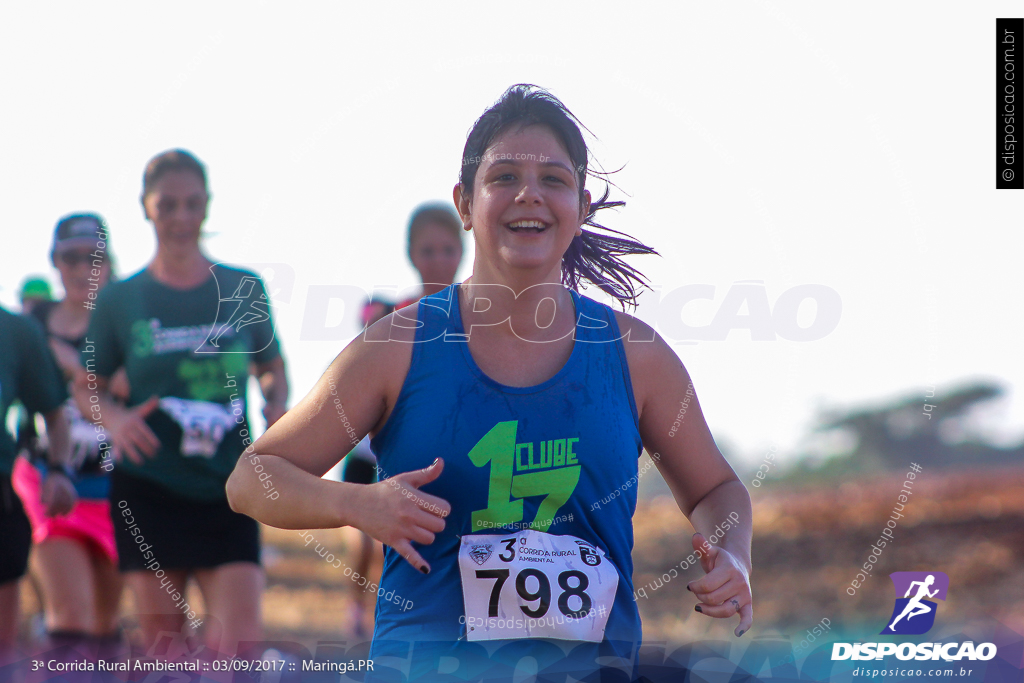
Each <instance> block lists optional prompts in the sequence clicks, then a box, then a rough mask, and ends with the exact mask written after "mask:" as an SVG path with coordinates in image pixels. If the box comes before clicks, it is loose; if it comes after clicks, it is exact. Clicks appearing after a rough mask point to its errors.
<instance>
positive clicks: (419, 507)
mask: <svg viewBox="0 0 1024 683" xmlns="http://www.w3.org/2000/svg"><path fill="white" fill-rule="evenodd" d="M443 469H444V461H443V460H441V458H438V459H437V460H435V461H434V462H433V464H431V465H430V467H426V468H424V469H422V470H415V471H413V472H405V473H403V474H397V475H395V476H394V477H391V478H389V479H384V480H382V481H379V482H377V483H376V484H370V485H369V486H367V488H366V493H367V496H366V505H363V506H361V515H360V516H361V519H360V520H359V523H358V524H357V525H356V526H358V527H359V528H360V529H362V530H363V531H365V532H366V533H367V534H369V535H370V536H372V537H373V538H376V539H377V540H378V541H380V542H381V543H385V544H387V545H389V546H391V547H392V548H394V549H395V550H397V551H398V552H399V554H400V555H401V556H402V557H404V558H405V559H406V561H408V562H409V564H411V565H412V566H413V567H416V568H417V569H419V570H420V571H421V572H423V573H424V574H429V573H430V565H428V564H427V563H426V561H425V560H424V559H423V557H422V556H421V555H420V554H419V553H418V552H416V550H415V549H413V547H412V542H413V541H415V542H416V543H421V544H423V545H429V544H431V543H433V542H434V536H435V534H438V533H440V532H441V531H443V530H444V518H445V517H447V516H448V515H449V514H450V513H451V511H452V506H451V505H450V504H449V503H448V501H446V500H444V499H442V498H438V497H437V496H432V495H430V494H428V493H423V492H422V491H420V490H419V487H421V486H425V485H426V484H429V483H430V482H432V481H434V480H435V479H437V478H438V477H439V476H441V471H442V470H443Z"/></svg>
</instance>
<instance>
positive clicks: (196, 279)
mask: <svg viewBox="0 0 1024 683" xmlns="http://www.w3.org/2000/svg"><path fill="white" fill-rule="evenodd" d="M211 265H212V262H211V261H210V260H209V259H207V258H206V257H205V256H204V255H203V252H201V251H200V250H199V247H198V246H196V247H194V248H192V249H175V248H171V247H165V246H159V247H157V251H156V256H154V257H153V260H152V261H150V263H149V266H148V268H147V269H148V270H149V273H150V275H152V276H153V278H154V279H155V280H157V281H158V282H160V283H162V284H165V285H168V286H169V287H174V288H177V289H189V288H192V287H196V286H198V285H201V284H202V283H204V282H206V280H207V279H208V278H209V277H210V266H211Z"/></svg>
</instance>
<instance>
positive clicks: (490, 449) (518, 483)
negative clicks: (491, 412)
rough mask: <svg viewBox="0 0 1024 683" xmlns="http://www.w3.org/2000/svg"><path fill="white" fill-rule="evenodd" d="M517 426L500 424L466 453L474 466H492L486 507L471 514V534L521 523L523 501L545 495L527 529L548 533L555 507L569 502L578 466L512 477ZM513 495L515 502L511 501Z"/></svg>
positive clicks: (511, 423)
mask: <svg viewBox="0 0 1024 683" xmlns="http://www.w3.org/2000/svg"><path fill="white" fill-rule="evenodd" d="M518 426H519V422H518V421H517V420H512V421H509V422H499V423H498V424H496V425H494V427H492V428H491V430H490V431H489V432H487V433H486V434H485V435H484V436H483V438H481V439H480V440H479V441H477V443H476V445H475V446H473V448H472V450H470V451H469V460H470V462H472V463H473V464H474V465H476V466H477V467H483V466H484V465H486V464H487V463H488V462H489V463H491V475H490V481H489V484H488V488H487V507H486V508H484V509H483V510H476V511H474V512H473V516H472V524H473V530H474V531H475V530H477V529H479V528H481V527H485V528H490V527H499V526H505V525H507V524H513V523H515V522H519V521H521V520H522V519H523V501H522V499H523V498H529V497H531V496H544V500H543V501H541V504H540V506H539V507H538V508H537V516H536V518H534V520H533V522H531V523H530V528H531V529H536V530H537V531H547V530H548V528H549V527H550V526H551V523H552V522H553V521H554V517H555V513H556V512H558V508H560V507H562V505H564V504H565V502H566V501H567V500H569V497H570V496H571V495H572V492H573V491H574V490H575V489H576V484H577V483H578V482H579V479H580V466H579V465H576V466H574V467H562V468H559V469H555V470H548V471H546V472H530V473H528V474H519V475H515V476H513V474H512V467H513V464H514V461H515V453H516V428H517V427H518ZM513 496H515V497H516V498H517V499H518V500H511V498H512V497H513Z"/></svg>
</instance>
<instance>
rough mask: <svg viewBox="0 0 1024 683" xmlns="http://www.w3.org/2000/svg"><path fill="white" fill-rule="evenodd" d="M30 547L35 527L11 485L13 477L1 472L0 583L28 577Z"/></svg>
mask: <svg viewBox="0 0 1024 683" xmlns="http://www.w3.org/2000/svg"><path fill="white" fill-rule="evenodd" d="M31 548H32V525H30V524H29V522H28V517H26V516H25V508H23V507H22V506H21V498H18V494H17V493H15V492H14V487H13V486H11V475H9V474H5V473H0V584H4V583H7V582H8V581H14V580H15V579H20V578H21V577H22V576H24V575H25V570H26V569H27V568H28V551H29V550H30V549H31Z"/></svg>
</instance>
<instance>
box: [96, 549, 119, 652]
mask: <svg viewBox="0 0 1024 683" xmlns="http://www.w3.org/2000/svg"><path fill="white" fill-rule="evenodd" d="M91 560H92V576H93V586H94V588H93V596H94V598H95V608H94V609H95V614H96V620H95V621H94V622H93V630H92V634H93V635H94V636H111V635H114V634H116V633H117V618H118V615H119V608H120V606H121V592H122V588H123V585H124V582H123V581H122V579H121V573H120V572H119V571H118V570H117V567H116V566H115V565H114V564H113V563H112V562H111V561H110V560H108V559H107V557H106V556H105V555H100V554H93V555H92V557H91Z"/></svg>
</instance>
